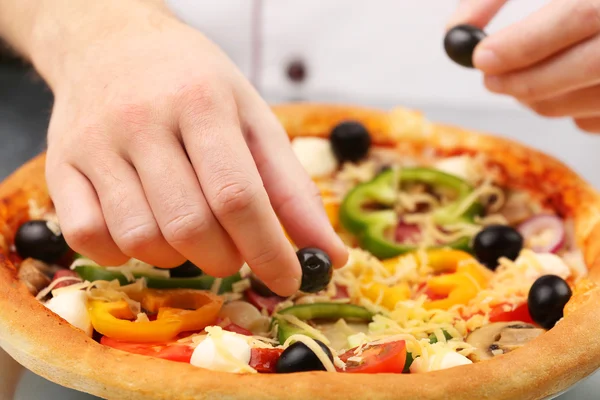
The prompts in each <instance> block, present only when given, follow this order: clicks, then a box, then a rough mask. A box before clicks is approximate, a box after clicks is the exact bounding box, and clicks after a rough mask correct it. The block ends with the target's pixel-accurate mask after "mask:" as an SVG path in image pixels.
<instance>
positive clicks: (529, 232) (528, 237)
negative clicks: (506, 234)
mask: <svg viewBox="0 0 600 400" xmlns="http://www.w3.org/2000/svg"><path fill="white" fill-rule="evenodd" d="M518 230H519V232H520V233H521V235H523V238H524V239H525V247H526V248H528V249H531V250H533V251H535V252H536V253H556V252H557V251H558V250H559V249H560V248H561V247H563V245H564V243H565V237H566V236H565V228H564V223H563V222H562V221H561V220H560V218H558V217H557V216H555V215H548V214H543V215H536V216H535V217H532V218H529V219H528V220H527V221H525V222H523V223H522V224H521V225H519V228H518Z"/></svg>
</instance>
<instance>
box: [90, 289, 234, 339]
mask: <svg viewBox="0 0 600 400" xmlns="http://www.w3.org/2000/svg"><path fill="white" fill-rule="evenodd" d="M140 301H141V304H142V308H143V309H145V310H147V311H148V312H151V313H156V320H154V321H140V320H136V314H134V313H133V312H132V310H131V309H130V307H129V305H128V303H127V302H126V301H124V300H117V301H112V302H105V301H101V300H91V301H90V302H89V313H90V317H91V321H92V325H93V326H94V329H95V330H96V331H98V332H99V333H101V334H103V335H106V336H108V337H110V338H112V339H118V340H126V341H127V340H128V341H136V342H156V341H166V340H171V339H173V338H174V337H175V336H177V335H178V334H179V333H181V332H187V331H197V330H201V329H203V328H204V327H206V326H208V325H210V324H211V323H213V322H214V321H215V320H216V318H217V315H218V314H219V311H220V309H221V305H222V304H223V300H222V299H221V298H220V297H219V296H216V295H213V294H212V293H210V292H206V291H197V290H191V289H172V290H161V291H157V290H152V289H146V290H144V292H143V293H142V295H141V300H140Z"/></svg>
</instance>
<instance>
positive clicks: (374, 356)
mask: <svg viewBox="0 0 600 400" xmlns="http://www.w3.org/2000/svg"><path fill="white" fill-rule="evenodd" d="M354 350H355V349H350V350H348V351H347V352H345V353H344V354H342V355H341V356H340V358H341V360H342V361H344V362H345V363H346V369H345V370H338V371H339V372H350V373H354V372H358V373H363V374H378V373H384V372H387V373H395V374H401V373H402V371H403V370H404V364H405V363H406V343H405V342H404V340H399V341H396V342H389V343H382V344H376V345H373V346H368V347H365V349H364V350H363V351H362V354H361V355H360V356H359V357H361V358H362V360H361V361H360V362H354V361H348V359H349V358H350V357H354V356H355V354H354Z"/></svg>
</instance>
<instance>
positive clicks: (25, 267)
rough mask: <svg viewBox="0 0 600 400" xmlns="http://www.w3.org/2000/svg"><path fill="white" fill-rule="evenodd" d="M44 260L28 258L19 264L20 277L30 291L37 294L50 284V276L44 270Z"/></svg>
mask: <svg viewBox="0 0 600 400" xmlns="http://www.w3.org/2000/svg"><path fill="white" fill-rule="evenodd" d="M43 264H44V263H43V262H42V261H38V260H34V259H32V258H27V259H25V260H23V262H21V265H19V272H18V275H17V276H18V277H19V281H21V282H22V283H23V284H24V285H25V286H27V289H28V290H29V293H31V294H33V295H36V294H38V292H39V291H40V290H42V289H44V288H45V287H46V286H48V285H49V284H50V278H48V276H47V275H46V274H45V273H44V272H42V269H43V268H44V265H43Z"/></svg>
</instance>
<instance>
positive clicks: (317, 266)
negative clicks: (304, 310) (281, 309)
mask: <svg viewBox="0 0 600 400" xmlns="http://www.w3.org/2000/svg"><path fill="white" fill-rule="evenodd" d="M296 255H297V256H298V260H300V266H301V267H302V282H301V283H300V290H301V291H303V292H308V293H316V292H319V291H321V290H323V289H325V288H326V287H327V285H329V282H330V281H331V275H332V274H333V268H332V266H331V260H330V259H329V256H328V255H327V254H325V252H324V251H323V250H319V249H315V248H312V247H307V248H304V249H300V250H298V251H297V252H296Z"/></svg>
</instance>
